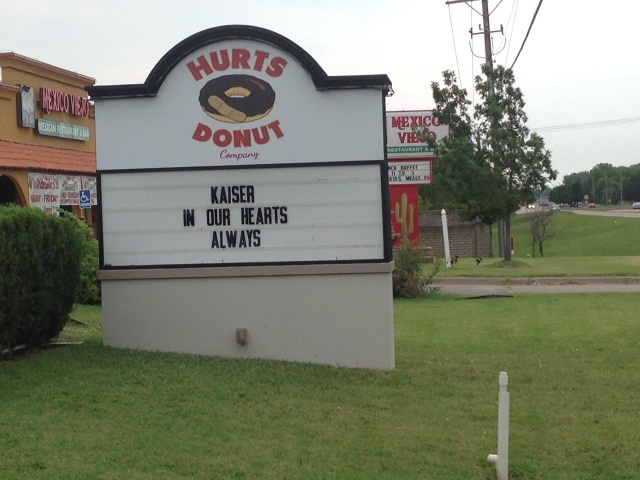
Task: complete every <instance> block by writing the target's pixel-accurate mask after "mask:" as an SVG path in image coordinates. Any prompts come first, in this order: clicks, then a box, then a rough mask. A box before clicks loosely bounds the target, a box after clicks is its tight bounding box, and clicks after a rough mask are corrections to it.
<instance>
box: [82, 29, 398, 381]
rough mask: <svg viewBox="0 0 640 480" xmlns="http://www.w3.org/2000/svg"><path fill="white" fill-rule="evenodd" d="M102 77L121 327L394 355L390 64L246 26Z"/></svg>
mask: <svg viewBox="0 0 640 480" xmlns="http://www.w3.org/2000/svg"><path fill="white" fill-rule="evenodd" d="M87 90H88V92H89V94H90V97H91V98H92V100H94V101H95V108H96V125H97V130H96V134H97V171H98V195H99V196H100V202H99V208H100V219H101V224H100V232H101V242H100V246H101V252H100V264H101V269H100V272H99V276H100V279H101V281H102V307H103V331H104V341H105V343H106V344H108V345H112V346H117V347H125V348H141V349H146V350H162V351H179V352H185V353H196V354H207V355H221V356H227V357H247V358H250V357H260V358H273V359H284V360H294V361H306V362H315V363H325V364H331V365H343V366H352V367H372V368H384V369H389V368H393V367H394V365H395V354H394V336H393V297H392V288H391V287H392V280H391V274H392V271H393V260H392V246H391V242H392V238H391V219H390V214H389V185H388V184H389V178H388V167H387V162H386V151H385V144H384V138H385V120H384V116H385V113H384V112H385V96H386V95H387V94H388V93H389V92H390V91H391V82H390V80H389V78H388V77H387V76H386V75H357V76H342V77H331V76H328V75H327V74H326V73H325V72H324V70H323V69H322V68H321V67H320V66H319V65H318V64H317V62H316V61H315V60H314V59H313V58H312V57H310V56H309V54H308V53H306V52H305V51H304V50H303V49H302V48H300V47H299V46H298V45H296V44H295V43H293V42H291V41H290V40H288V39H286V38H284V37H282V36H281V35H278V34H276V33H274V32H271V31H269V30H265V29H261V28H257V27H249V26H241V25H240V26H238V25H231V26H223V27H215V28H212V29H208V30H205V31H203V32H200V33H197V34H195V35H193V36H191V37H189V38H187V39H185V40H184V41H182V42H180V43H179V44H178V45H176V46H175V47H174V48H173V49H171V50H170V51H169V52H167V54H166V55H165V56H164V57H163V58H162V59H160V61H159V62H158V63H157V64H156V66H155V67H154V68H153V70H152V71H151V73H150V74H149V76H148V78H147V80H146V81H145V83H144V84H140V85H115V86H104V87H99V86H94V87H89V88H88V89H87Z"/></svg>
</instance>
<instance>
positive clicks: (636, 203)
mask: <svg viewBox="0 0 640 480" xmlns="http://www.w3.org/2000/svg"><path fill="white" fill-rule="evenodd" d="M633 209H634V210H638V209H640V202H633Z"/></svg>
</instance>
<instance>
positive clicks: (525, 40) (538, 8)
mask: <svg viewBox="0 0 640 480" xmlns="http://www.w3.org/2000/svg"><path fill="white" fill-rule="evenodd" d="M541 5H542V0H540V2H538V7H537V8H536V13H534V14H533V18H532V19H531V24H530V25H529V29H528V30H527V34H526V35H525V37H524V40H523V41H522V46H521V47H520V50H519V51H518V55H516V59H515V60H514V61H513V63H512V64H511V68H510V69H511V70H513V66H514V65H515V64H516V62H517V61H518V57H520V53H522V49H523V48H524V44H525V43H527V38H529V33H531V27H533V22H535V21H536V17H537V16H538V11H539V10H540V6H541Z"/></svg>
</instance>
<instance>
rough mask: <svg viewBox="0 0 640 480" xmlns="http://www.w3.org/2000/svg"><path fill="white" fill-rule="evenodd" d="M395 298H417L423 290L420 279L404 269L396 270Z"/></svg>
mask: <svg viewBox="0 0 640 480" xmlns="http://www.w3.org/2000/svg"><path fill="white" fill-rule="evenodd" d="M392 278H393V296H394V297H405V298H415V297H417V296H418V294H419V293H420V290H421V282H420V277H418V276H417V275H413V274H411V273H409V272H407V271H406V270H404V269H402V268H396V269H395V270H394V271H393V274H392Z"/></svg>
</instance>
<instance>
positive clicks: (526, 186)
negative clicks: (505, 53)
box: [418, 65, 556, 260]
mask: <svg viewBox="0 0 640 480" xmlns="http://www.w3.org/2000/svg"><path fill="white" fill-rule="evenodd" d="M482 72H483V76H477V77H476V78H475V89H476V92H477V94H478V95H479V97H480V101H479V102H478V103H477V104H476V105H475V107H474V108H473V114H471V113H470V110H471V101H470V100H469V99H468V98H467V91H466V90H465V89H463V88H460V87H459V86H458V84H457V79H456V76H455V73H453V72H452V71H448V70H447V71H445V72H443V82H442V86H441V85H440V84H439V83H437V82H433V83H432V84H431V89H432V92H433V99H434V100H435V105H436V108H435V109H434V111H433V114H434V116H435V117H436V118H437V119H438V121H439V122H440V123H444V124H447V125H449V128H450V135H449V137H447V138H444V139H442V140H440V141H439V142H437V143H435V142H434V140H433V139H430V137H429V136H428V135H425V134H426V131H425V129H423V130H421V131H419V132H418V133H419V134H423V135H424V138H425V139H426V141H427V142H430V143H431V146H432V148H434V150H435V152H436V155H438V156H439V157H440V159H441V160H440V161H441V166H442V167H443V168H442V172H441V175H440V177H439V179H438V181H442V182H444V183H445V184H446V185H447V186H448V188H449V189H451V191H452V192H453V194H454V196H455V198H456V200H457V201H458V202H459V203H460V204H462V205H464V209H463V210H464V214H465V216H466V217H467V218H476V217H478V218H480V219H481V220H482V221H483V222H484V223H486V224H492V223H495V222H496V221H498V220H504V222H505V236H506V239H509V238H510V236H511V222H510V215H511V214H512V213H513V212H515V211H517V210H518V208H519V206H520V205H522V204H524V203H526V202H528V201H529V200H530V199H531V198H533V197H534V195H535V193H536V192H537V191H539V190H540V189H541V188H543V187H544V185H545V183H546V182H547V181H549V180H554V179H555V178H556V172H555V170H553V169H552V168H551V153H550V152H549V151H548V150H547V149H546V148H545V145H544V140H543V139H542V137H540V136H539V135H537V134H536V133H531V132H530V131H529V129H528V128H527V127H526V125H525V124H526V122H527V115H526V114H525V112H524V106H525V103H524V99H523V95H522V92H521V90H520V89H519V88H517V87H516V86H515V78H514V75H513V72H512V71H511V70H510V69H505V68H504V67H502V66H498V67H495V68H493V69H489V68H487V66H486V65H485V66H484V67H483V70H482ZM504 259H505V260H511V250H510V249H509V248H505V249H504Z"/></svg>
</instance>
